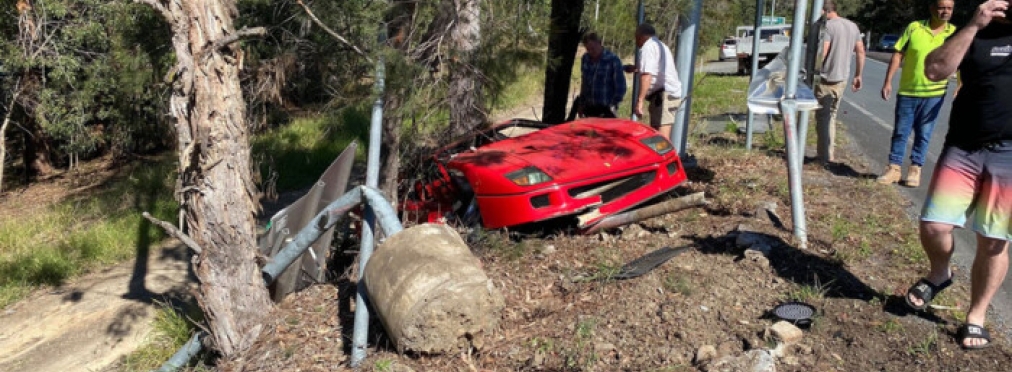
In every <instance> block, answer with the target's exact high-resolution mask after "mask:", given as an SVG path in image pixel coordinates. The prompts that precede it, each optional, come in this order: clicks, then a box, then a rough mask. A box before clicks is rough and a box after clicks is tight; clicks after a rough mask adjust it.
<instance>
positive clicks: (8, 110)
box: [0, 85, 20, 193]
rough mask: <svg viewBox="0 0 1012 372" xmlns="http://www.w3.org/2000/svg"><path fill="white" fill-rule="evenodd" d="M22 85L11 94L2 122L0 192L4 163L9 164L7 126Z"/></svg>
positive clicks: (0, 189) (0, 136)
mask: <svg viewBox="0 0 1012 372" xmlns="http://www.w3.org/2000/svg"><path fill="white" fill-rule="evenodd" d="M19 93H20V85H18V86H15V87H14V93H13V94H11V103H10V104H9V105H7V107H6V109H4V119H3V123H2V124H0V193H2V192H3V191H4V164H7V127H8V126H9V125H10V123H11V115H13V114H14V103H15V102H17V101H18V94H19Z"/></svg>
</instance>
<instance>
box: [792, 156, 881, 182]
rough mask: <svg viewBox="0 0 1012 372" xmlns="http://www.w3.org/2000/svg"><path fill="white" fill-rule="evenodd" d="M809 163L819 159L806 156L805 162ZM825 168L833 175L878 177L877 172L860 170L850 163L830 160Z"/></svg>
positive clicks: (863, 177) (859, 177)
mask: <svg viewBox="0 0 1012 372" xmlns="http://www.w3.org/2000/svg"><path fill="white" fill-rule="evenodd" d="M809 163H819V159H817V158H814V157H805V164H809ZM823 168H825V169H826V170H827V171H829V173H832V174H833V175H836V176H840V177H850V178H858V179H875V178H877V177H878V175H877V174H875V173H865V172H859V171H857V170H856V169H854V168H853V167H851V166H850V165H847V164H844V163H840V162H830V163H829V164H825V165H823Z"/></svg>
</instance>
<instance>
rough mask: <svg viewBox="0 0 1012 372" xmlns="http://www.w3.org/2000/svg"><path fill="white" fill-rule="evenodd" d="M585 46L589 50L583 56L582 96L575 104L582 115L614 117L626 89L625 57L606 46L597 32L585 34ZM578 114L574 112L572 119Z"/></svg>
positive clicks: (581, 64) (581, 67)
mask: <svg viewBox="0 0 1012 372" xmlns="http://www.w3.org/2000/svg"><path fill="white" fill-rule="evenodd" d="M583 47H584V48H586V49H587V53H585V54H584V55H583V58H582V59H580V75H581V82H580V84H581V85H580V96H579V97H577V102H574V103H573V106H574V107H573V108H574V109H576V112H578V113H579V114H580V116H582V117H587V116H594V117H603V118H613V117H615V112H616V110H618V104H619V102H622V97H625V91H626V83H625V74H624V71H623V69H622V60H621V59H619V58H618V56H616V55H615V54H614V53H612V52H611V51H609V50H607V49H605V48H604V46H603V45H602V43H601V37H599V36H597V34H596V33H593V32H591V33H588V34H586V35H584V36H583ZM574 114H575V112H571V113H570V118H569V120H570V121H571V120H573V119H575V115H574Z"/></svg>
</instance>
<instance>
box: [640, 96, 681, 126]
mask: <svg viewBox="0 0 1012 372" xmlns="http://www.w3.org/2000/svg"><path fill="white" fill-rule="evenodd" d="M661 94H664V93H663V92H662V93H661ZM649 101H650V102H649V106H648V107H647V113H649V114H650V126H651V127H653V128H654V129H660V128H661V126H665V125H666V126H670V125H672V124H674V123H675V112H676V111H678V108H679V107H682V99H681V98H676V97H672V96H669V95H667V94H664V101H666V102H661V104H659V105H655V104H654V103H655V102H654V101H653V100H649ZM665 106H667V108H668V109H667V110H665V109H664V107H665Z"/></svg>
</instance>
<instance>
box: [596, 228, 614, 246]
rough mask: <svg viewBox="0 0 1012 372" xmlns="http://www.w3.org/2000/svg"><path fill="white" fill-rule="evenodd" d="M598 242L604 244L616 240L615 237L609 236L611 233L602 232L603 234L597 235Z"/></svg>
mask: <svg viewBox="0 0 1012 372" xmlns="http://www.w3.org/2000/svg"><path fill="white" fill-rule="evenodd" d="M597 240H600V241H602V242H605V243H607V242H610V241H612V240H615V237H614V236H611V234H609V233H606V232H604V231H602V232H600V233H598V234H597Z"/></svg>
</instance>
